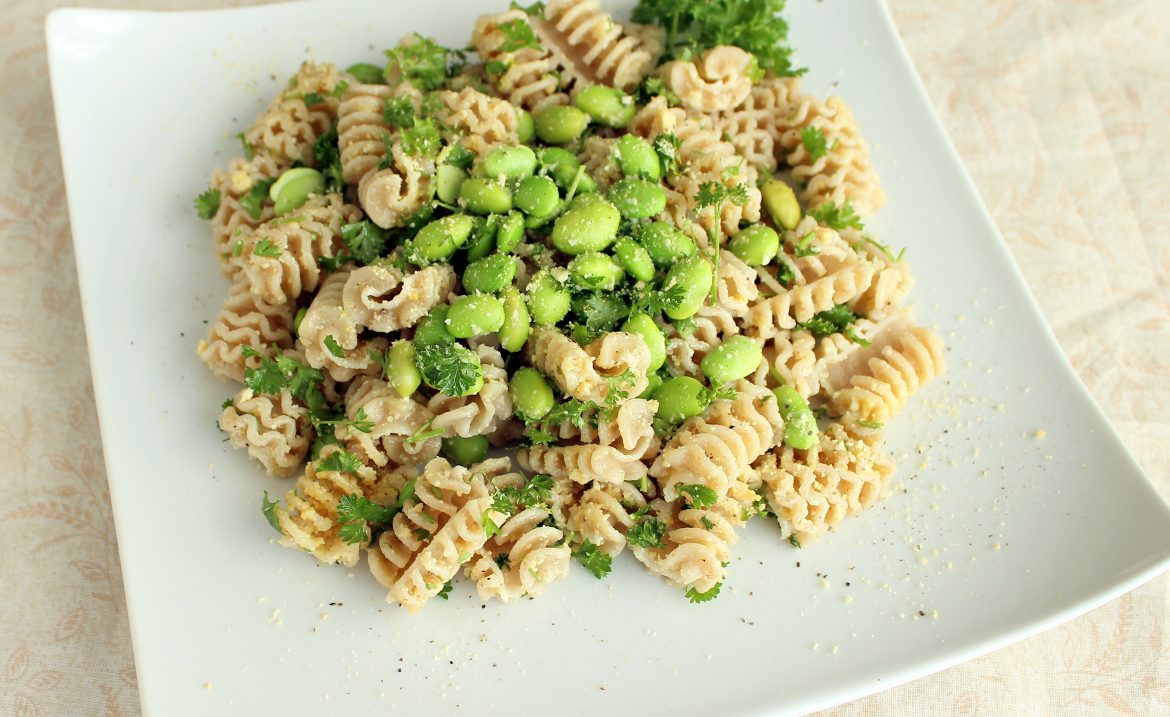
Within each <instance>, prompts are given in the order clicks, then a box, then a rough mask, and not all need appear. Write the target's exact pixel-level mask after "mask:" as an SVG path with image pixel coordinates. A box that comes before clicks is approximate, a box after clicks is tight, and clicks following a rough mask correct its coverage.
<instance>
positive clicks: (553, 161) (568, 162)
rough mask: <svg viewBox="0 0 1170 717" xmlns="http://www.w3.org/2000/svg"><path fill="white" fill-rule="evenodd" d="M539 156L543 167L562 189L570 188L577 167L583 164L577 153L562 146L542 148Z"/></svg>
mask: <svg viewBox="0 0 1170 717" xmlns="http://www.w3.org/2000/svg"><path fill="white" fill-rule="evenodd" d="M539 158H540V166H541V168H542V169H543V170H544V171H545V172H546V173H547V174H549V175H551V176H552V178H553V180H555V181H556V183H557V185H558V186H560V187H561V189H568V188H569V185H570V184H571V183H572V182H573V176H574V175H576V174H577V168H578V167H580V166H581V161H580V160H578V159H577V155H575V154H573V153H572V152H570V151H569V150H567V149H562V148H560V147H546V148H544V149H542V150H540V155H539Z"/></svg>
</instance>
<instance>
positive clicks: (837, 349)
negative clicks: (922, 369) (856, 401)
mask: <svg viewBox="0 0 1170 717" xmlns="http://www.w3.org/2000/svg"><path fill="white" fill-rule="evenodd" d="M912 328H914V319H913V317H912V316H911V315H910V312H909V311H908V310H906V309H891V310H889V311H887V312H882V313H879V314H873V315H872V316H869V317H866V318H864V319H858V320H857V321H856V322H854V324H853V333H854V334H855V335H856V336H858V337H861V338H863V339H864V340H865V341H867V342H868V344H869V345H868V346H863V345H862V344H860V343H858V342H857V341H854V340H853V339H851V338H849V336H847V335H846V334H841V333H837V334H830V335H828V336H823V337H821V338H820V339H819V340H818V341H817V342H816V349H815V350H814V354H815V356H814V358H815V360H816V368H817V372H818V374H819V375H818V381H819V384H820V390H821V391H822V392H824V393H825V395H826V396H832V394H834V393H835V392H837V391H839V390H840V389H842V388H845V387H846V386H848V385H849V381H850V379H852V378H853V376H855V375H857V374H860V373H864V372H865V370H866V366H867V365H868V363H869V359H871V358H873V357H875V356H878V355H880V354H881V352H882V351H883V350H885V348H886V347H887V346H890V345H891V344H893V343H894V342H895V341H897V340H898V339H899V337H900V336H901V335H902V334H903V333H905V332H906V331H909V330H910V329H912Z"/></svg>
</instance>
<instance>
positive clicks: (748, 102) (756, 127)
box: [712, 76, 799, 171]
mask: <svg viewBox="0 0 1170 717" xmlns="http://www.w3.org/2000/svg"><path fill="white" fill-rule="evenodd" d="M798 95H799V84H798V83H797V81H796V79H795V78H790V77H775V76H768V77H765V78H763V79H762V80H761V81H760V82H758V83H756V84H755V85H754V86H753V87H752V89H751V92H750V93H749V94H748V96H747V97H746V98H745V99H744V101H743V102H742V104H740V105H738V106H736V107H735V108H734V109H730V110H725V111H722V112H717V113H715V114H713V115H712V121H714V123H715V128H716V129H718V130H719V132H720V134H722V135H723V136H725V137H730V138H731V143H732V144H734V145H735V148H736V150H737V151H738V152H739V153H740V154H741V155H743V157H744V158H745V159H746V160H747V161H748V163H749V164H751V165H752V166H753V167H763V168H765V169H767V170H769V171H775V170H776V168H777V164H778V162H777V159H778V156H777V155H778V154H779V150H780V135H781V134H782V133H783V132H784V130H785V129H786V128H787V126H788V125H787V123H788V118H789V117H790V116H791V115H792V114H793V112H794V109H795V108H794V106H793V101H794V100H795V99H796V98H797V96H798Z"/></svg>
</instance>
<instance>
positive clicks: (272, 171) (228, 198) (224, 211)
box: [211, 155, 281, 280]
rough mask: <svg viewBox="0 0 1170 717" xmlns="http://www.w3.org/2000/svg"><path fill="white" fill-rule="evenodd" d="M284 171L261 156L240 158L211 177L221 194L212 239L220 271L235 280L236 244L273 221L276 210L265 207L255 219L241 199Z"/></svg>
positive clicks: (260, 208) (214, 216)
mask: <svg viewBox="0 0 1170 717" xmlns="http://www.w3.org/2000/svg"><path fill="white" fill-rule="evenodd" d="M280 170H281V168H280V167H279V166H277V164H276V162H274V161H273V160H272V158H271V157H268V156H267V155H257V156H254V157H253V158H252V159H251V160H245V159H244V158H243V157H236V158H234V159H232V161H231V162H229V163H228V167H227V170H226V171H224V170H216V171H215V173H214V174H212V175H211V189H212V190H215V191H218V192H219V206H218V207H217V208H216V210H215V214H214V215H213V216H212V217H211V239H212V242H213V244H214V245H215V255H216V257H218V258H219V268H220V269H221V270H222V271H223V273H224V274H226V275H227V276H228V277H229V278H232V279H233V280H234V278H235V276H236V274H237V272H239V270H240V267H239V265H238V264H236V263H234V262H232V253H233V252H234V250H235V244H236V242H237V240H239V239H240V238H241V237H243V236H245V235H247V234H251V233H252V232H253V231H255V229H256V228H257V227H259V226H260V225H261V224H263V223H264V222H267V221H268V220H269V219H272V217H273V216H274V215H273V213H272V206H271V205H270V204H267V203H265V204H261V205H260V206H259V210H258V213H257V214H256V215H255V216H253V215H252V213H251V212H249V211H248V210H247V209H246V208H244V206H243V205H242V204H240V199H242V198H243V197H244V196H245V195H247V194H248V193H249V192H250V191H251V190H252V188H253V187H254V186H256V183H257V182H261V181H263V180H266V179H274V178H276V176H277V175H279V174H280Z"/></svg>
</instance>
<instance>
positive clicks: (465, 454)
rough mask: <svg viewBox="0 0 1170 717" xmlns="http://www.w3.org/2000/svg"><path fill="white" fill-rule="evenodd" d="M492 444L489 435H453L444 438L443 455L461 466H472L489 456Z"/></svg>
mask: <svg viewBox="0 0 1170 717" xmlns="http://www.w3.org/2000/svg"><path fill="white" fill-rule="evenodd" d="M490 445H491V444H489V443H488V439H487V436H470V437H468V438H463V437H462V436H451V437H450V438H444V439H443V455H445V456H447V457H448V458H450V459H451V460H452V461H454V462H455V463H458V464H459V465H461V466H464V467H466V466H471V465H475V464H476V463H479V462H480V461H482V460H483V459H484V458H485V457H486V456H487V452H488V448H489V447H490Z"/></svg>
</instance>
